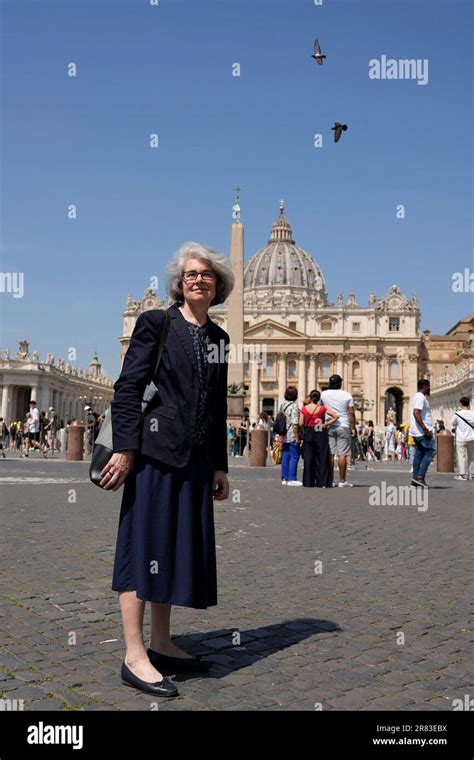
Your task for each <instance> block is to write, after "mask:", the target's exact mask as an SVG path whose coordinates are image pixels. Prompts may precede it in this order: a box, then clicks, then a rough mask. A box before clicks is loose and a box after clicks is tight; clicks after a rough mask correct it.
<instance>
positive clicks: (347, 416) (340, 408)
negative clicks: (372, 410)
mask: <svg viewBox="0 0 474 760" xmlns="http://www.w3.org/2000/svg"><path fill="white" fill-rule="evenodd" d="M341 386H342V377H341V376H340V375H331V377H330V378H329V388H328V390H327V391H323V392H322V393H321V403H322V404H323V406H327V407H328V408H329V409H332V411H333V412H336V414H338V415H339V419H338V420H337V421H336V422H334V423H333V424H332V425H331V427H330V428H329V429H328V438H329V449H330V451H331V466H332V467H334V457H335V456H337V462H338V465H339V478H340V480H339V487H340V488H344V487H345V486H352V483H348V482H347V480H346V469H347V456H348V455H349V454H350V453H351V445H352V437H353V436H355V435H356V423H355V412H354V399H353V398H352V396H351V394H350V393H348V392H347V391H343V390H342V389H341ZM329 419H330V418H329V417H328V416H327V415H326V422H328V421H329Z"/></svg>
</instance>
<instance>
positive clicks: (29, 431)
mask: <svg viewBox="0 0 474 760" xmlns="http://www.w3.org/2000/svg"><path fill="white" fill-rule="evenodd" d="M24 433H25V440H26V453H25V454H22V456H25V457H29V455H30V453H29V452H30V446H33V448H34V449H39V450H40V451H41V452H42V454H43V457H44V458H45V459H46V458H47V455H46V447H45V445H44V444H41V443H40V412H39V409H38V407H37V406H36V401H34V400H33V399H32V400H31V401H30V411H29V412H28V414H27V416H26V422H25V426H24Z"/></svg>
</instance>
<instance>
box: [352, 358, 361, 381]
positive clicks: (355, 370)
mask: <svg viewBox="0 0 474 760" xmlns="http://www.w3.org/2000/svg"><path fill="white" fill-rule="evenodd" d="M359 377H360V362H357V361H355V362H352V379H353V380H355V379H356V378H359Z"/></svg>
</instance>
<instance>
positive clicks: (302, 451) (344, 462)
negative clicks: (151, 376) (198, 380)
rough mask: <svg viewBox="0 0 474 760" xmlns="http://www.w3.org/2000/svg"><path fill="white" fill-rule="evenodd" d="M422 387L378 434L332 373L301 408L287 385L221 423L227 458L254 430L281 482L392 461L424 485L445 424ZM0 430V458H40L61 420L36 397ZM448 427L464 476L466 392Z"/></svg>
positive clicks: (318, 479)
mask: <svg viewBox="0 0 474 760" xmlns="http://www.w3.org/2000/svg"><path fill="white" fill-rule="evenodd" d="M429 391H430V385H429V381H428V380H420V381H419V383H418V390H417V393H416V394H415V395H414V396H413V398H412V399H411V402H410V410H411V419H410V422H408V423H402V424H399V425H398V426H396V425H395V423H394V422H393V420H392V419H387V420H386V426H385V431H384V432H380V431H376V430H375V427H374V423H373V421H372V420H368V421H364V420H362V421H361V422H360V423H359V424H356V420H355V412H354V399H353V398H352V396H351V394H350V393H348V392H347V391H344V390H343V389H342V378H341V377H340V376H339V375H332V376H331V377H330V378H329V385H328V387H327V388H326V389H325V390H323V391H322V392H320V391H319V390H316V389H314V390H312V391H311V392H310V393H309V394H308V395H307V396H306V397H305V398H304V399H303V403H302V405H301V406H299V405H298V389H297V388H296V386H288V388H287V389H286V392H285V401H284V403H283V404H282V405H281V407H280V409H279V411H278V414H277V417H276V418H274V417H273V415H271V414H268V413H267V412H265V411H262V412H261V413H260V417H259V419H258V422H254V423H253V424H250V420H249V416H248V415H244V416H243V417H241V419H240V421H239V422H237V423H235V422H230V421H228V422H227V446H228V455H229V456H232V457H244V456H246V455H249V454H250V452H251V446H252V436H251V432H252V430H253V429H255V428H258V429H261V430H262V429H263V430H265V431H267V433H268V451H269V452H271V453H272V456H273V461H274V462H275V463H277V464H281V482H282V485H289V486H306V487H313V486H316V487H319V488H328V487H331V486H335V485H336V483H335V482H334V477H333V476H334V470H335V467H337V470H338V472H339V483H338V484H337V485H339V486H340V487H341V488H343V487H350V486H351V485H352V484H351V483H349V482H348V480H347V477H346V473H347V470H351V469H352V468H353V464H354V462H366V463H369V462H377V461H382V462H383V461H385V462H387V461H399V462H408V463H409V465H410V471H411V473H412V475H413V477H412V484H413V485H422V486H425V487H426V482H425V474H426V470H427V469H428V466H429V464H430V462H431V461H432V459H433V458H434V456H435V453H436V447H435V436H436V434H437V433H439V432H440V431H442V430H444V429H445V427H446V426H445V423H444V421H443V420H440V419H439V420H436V422H433V419H432V414H431V408H430V405H429V401H428V397H429ZM84 412H85V415H84V417H85V419H84V421H83V424H84V425H85V435H84V452H85V454H86V455H87V454H90V453H91V451H92V447H93V445H94V441H95V439H96V438H97V435H98V433H99V430H100V427H101V424H102V421H103V419H104V415H99V414H98V413H97V412H94V411H93V409H92V407H91V406H89V405H86V406H85V407H84ZM76 422H79V421H78V420H76V419H68V420H67V421H66V425H65V427H66V430H67V428H68V427H69V425H71V424H74V423H76ZM0 427H1V437H0V451H1V454H2V456H3V458H5V456H6V455H5V452H6V451H8V450H10V451H13V452H16V453H17V454H18V455H19V456H20V457H29V456H30V450H31V449H37V450H39V451H40V452H41V454H42V455H43V457H44V458H47V456H48V454H51V455H53V454H54V453H55V452H57V453H59V452H60V451H61V442H60V437H59V431H60V430H61V428H63V427H64V422H63V420H62V419H61V418H60V417H59V415H58V414H57V413H56V411H55V410H54V408H53V407H52V406H51V407H49V409H48V412H45V411H40V410H39V409H38V408H37V404H36V401H33V400H32V401H30V403H29V411H28V412H27V413H26V415H25V417H24V418H23V419H22V420H11V421H10V422H7V421H6V420H4V419H3V417H0ZM450 428H451V431H452V433H453V435H454V436H455V453H456V460H457V465H458V471H459V472H458V474H457V475H456V478H457V479H458V480H472V479H473V478H474V472H473V462H474V412H473V411H471V409H470V399H469V398H468V397H467V396H463V397H462V398H461V399H460V401H459V410H458V411H457V412H456V413H455V414H454V416H453V418H452V419H451V422H450ZM417 452H418V459H417ZM301 457H302V458H303V460H304V467H303V479H302V481H300V480H298V478H297V468H298V463H299V460H300V458H301ZM415 460H416V464H415ZM420 468H421V474H420Z"/></svg>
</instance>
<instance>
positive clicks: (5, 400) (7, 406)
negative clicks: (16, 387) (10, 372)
mask: <svg viewBox="0 0 474 760" xmlns="http://www.w3.org/2000/svg"><path fill="white" fill-rule="evenodd" d="M10 390H11V385H10V384H7V385H4V386H3V390H2V417H3V419H4V420H5V422H6V423H10V422H11V413H12V408H11V400H12V399H11V393H10Z"/></svg>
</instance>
